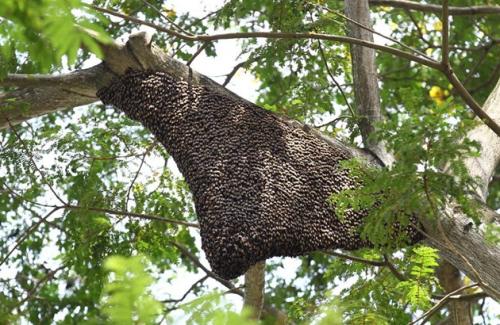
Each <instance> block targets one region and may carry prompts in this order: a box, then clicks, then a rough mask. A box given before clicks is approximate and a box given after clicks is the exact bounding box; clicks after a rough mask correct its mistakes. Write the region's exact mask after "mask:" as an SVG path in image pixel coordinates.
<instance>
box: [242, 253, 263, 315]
mask: <svg viewBox="0 0 500 325" xmlns="http://www.w3.org/2000/svg"><path fill="white" fill-rule="evenodd" d="M265 269H266V262H265V261H262V262H258V263H257V264H255V265H254V266H252V267H250V268H249V269H248V271H247V272H246V273H245V297H244V302H243V308H248V309H250V318H251V319H255V320H259V319H260V317H261V314H262V307H263V306H264V283H265V282H264V280H265Z"/></svg>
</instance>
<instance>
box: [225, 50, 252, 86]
mask: <svg viewBox="0 0 500 325" xmlns="http://www.w3.org/2000/svg"><path fill="white" fill-rule="evenodd" d="M259 58H260V57H259V56H257V57H254V58H251V59H248V60H246V61H243V62H240V63H238V64H237V65H235V66H234V67H233V70H231V72H229V73H228V74H227V75H226V79H225V80H224V82H223V83H222V87H226V86H227V84H228V83H229V82H230V81H231V79H233V77H234V76H235V74H236V72H238V70H239V69H241V68H243V67H245V66H247V65H249V64H251V63H253V62H255V61H257V60H258V59H259Z"/></svg>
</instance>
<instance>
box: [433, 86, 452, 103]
mask: <svg viewBox="0 0 500 325" xmlns="http://www.w3.org/2000/svg"><path fill="white" fill-rule="evenodd" d="M448 94H449V92H448V91H447V90H445V91H443V89H441V87H439V86H432V87H431V90H429V96H430V97H431V98H432V100H433V101H434V102H435V103H436V104H438V105H441V104H443V102H444V99H445V98H446V96H447V95H448Z"/></svg>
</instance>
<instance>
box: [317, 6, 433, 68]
mask: <svg viewBox="0 0 500 325" xmlns="http://www.w3.org/2000/svg"><path fill="white" fill-rule="evenodd" d="M315 6H317V7H318V8H321V9H324V10H326V11H328V12H330V13H332V14H335V15H337V16H339V17H341V18H343V19H345V20H347V21H349V22H351V23H353V24H354V25H356V26H358V27H360V28H361V29H364V30H367V31H369V32H371V33H373V34H376V35H378V36H380V37H382V38H385V39H386V40H389V41H391V42H393V43H396V44H398V45H401V47H403V48H405V49H407V50H410V51H412V52H415V53H417V54H419V55H421V56H423V57H425V58H428V59H432V58H430V57H429V56H428V55H426V54H425V53H423V52H420V51H419V50H417V49H414V48H413V47H411V46H408V45H406V44H404V43H402V42H400V41H398V40H397V39H395V38H393V37H390V36H387V35H384V34H382V33H379V32H377V31H376V30H374V29H373V28H370V27H368V26H366V25H363V24H361V23H360V22H357V21H356V20H354V19H351V18H349V17H347V16H346V15H344V14H342V13H340V12H338V11H336V10H332V9H330V8H328V7H325V6H322V5H315Z"/></svg>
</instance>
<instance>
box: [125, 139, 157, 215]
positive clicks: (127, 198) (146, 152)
mask: <svg viewBox="0 0 500 325" xmlns="http://www.w3.org/2000/svg"><path fill="white" fill-rule="evenodd" d="M155 146H156V141H154V142H153V143H152V144H151V145H150V146H149V147H148V148H147V149H146V151H144V153H143V154H142V158H141V163H140V165H139V168H137V171H136V173H135V175H134V178H133V179H132V181H131V182H130V185H129V187H128V190H127V195H126V200H125V210H128V202H129V200H130V192H131V191H132V187H133V186H134V184H135V182H136V181H137V178H138V177H139V174H140V173H141V169H142V166H144V161H145V160H146V157H147V155H148V154H149V153H150V152H151V150H153V148H154V147H155Z"/></svg>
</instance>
